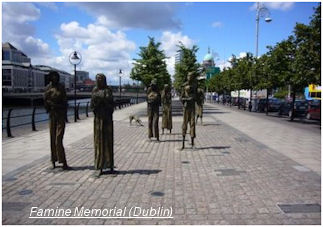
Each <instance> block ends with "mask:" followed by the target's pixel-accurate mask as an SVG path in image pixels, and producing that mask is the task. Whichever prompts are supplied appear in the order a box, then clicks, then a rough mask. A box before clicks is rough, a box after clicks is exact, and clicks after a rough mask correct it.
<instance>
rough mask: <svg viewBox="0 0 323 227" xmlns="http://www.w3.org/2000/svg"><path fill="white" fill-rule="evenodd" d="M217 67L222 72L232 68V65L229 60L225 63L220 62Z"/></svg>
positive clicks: (224, 61)
mask: <svg viewBox="0 0 323 227" xmlns="http://www.w3.org/2000/svg"><path fill="white" fill-rule="evenodd" d="M216 66H217V67H219V68H220V70H221V71H222V70H223V69H224V68H230V67H231V63H230V62H229V60H223V61H218V62H217V63H216Z"/></svg>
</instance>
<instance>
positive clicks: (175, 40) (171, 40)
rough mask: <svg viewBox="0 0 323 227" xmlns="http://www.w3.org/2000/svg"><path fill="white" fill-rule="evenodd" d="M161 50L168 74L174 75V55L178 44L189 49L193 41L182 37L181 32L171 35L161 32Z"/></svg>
mask: <svg viewBox="0 0 323 227" xmlns="http://www.w3.org/2000/svg"><path fill="white" fill-rule="evenodd" d="M160 42H161V49H162V50H164V51H165V55H166V56H167V57H168V59H166V64H167V70H168V72H169V74H171V75H174V72H175V55H176V53H177V50H178V47H177V45H179V42H182V43H183V45H184V46H186V47H188V48H191V47H192V46H193V45H194V43H195V42H194V40H192V39H190V38H189V37H188V36H186V35H182V33H181V32H177V33H172V32H170V31H166V32H163V34H162V36H161V38H160Z"/></svg>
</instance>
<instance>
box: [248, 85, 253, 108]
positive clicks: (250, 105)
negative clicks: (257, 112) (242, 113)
mask: <svg viewBox="0 0 323 227" xmlns="http://www.w3.org/2000/svg"><path fill="white" fill-rule="evenodd" d="M248 108H249V112H251V109H252V89H251V88H250V100H249V105H248Z"/></svg>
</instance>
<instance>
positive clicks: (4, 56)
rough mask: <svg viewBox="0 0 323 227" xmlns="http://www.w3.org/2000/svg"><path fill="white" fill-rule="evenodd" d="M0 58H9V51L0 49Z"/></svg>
mask: <svg viewBox="0 0 323 227" xmlns="http://www.w3.org/2000/svg"><path fill="white" fill-rule="evenodd" d="M2 60H7V61H9V60H10V52H9V51H2Z"/></svg>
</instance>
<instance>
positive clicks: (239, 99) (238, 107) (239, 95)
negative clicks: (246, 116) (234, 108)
mask: <svg viewBox="0 0 323 227" xmlns="http://www.w3.org/2000/svg"><path fill="white" fill-rule="evenodd" d="M238 109H240V90H239V91H238Z"/></svg>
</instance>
